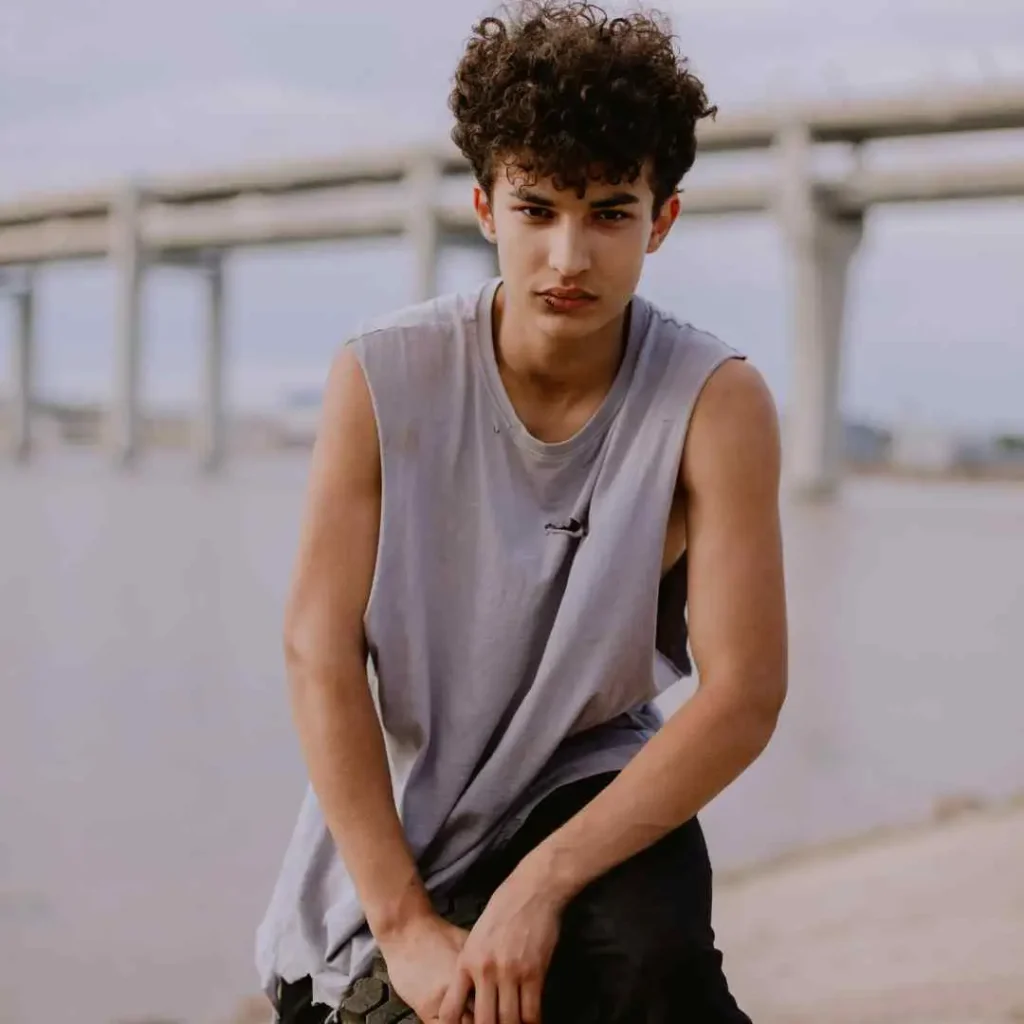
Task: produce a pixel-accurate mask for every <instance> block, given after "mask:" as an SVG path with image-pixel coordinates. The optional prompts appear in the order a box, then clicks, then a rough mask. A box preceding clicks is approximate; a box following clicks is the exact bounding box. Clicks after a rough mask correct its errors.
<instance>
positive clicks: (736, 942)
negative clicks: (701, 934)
mask: <svg viewBox="0 0 1024 1024" xmlns="http://www.w3.org/2000/svg"><path fill="white" fill-rule="evenodd" d="M716 899H717V905H716V926H717V932H718V937H719V940H720V944H721V947H722V948H723V949H724V950H725V956H726V969H727V972H728V975H729V979H730V983H731V985H732V987H733V990H734V991H735V993H736V995H737V997H738V998H739V999H740V1000H741V1002H742V1005H743V1006H744V1008H745V1009H746V1010H747V1012H748V1013H749V1014H750V1015H751V1016H752V1017H753V1019H754V1021H755V1024H782V1022H786V1024H810V1022H812V1021H813V1022H815V1024H832V1022H834V1024H882V1022H885V1024H890V1022H892V1024H896V1022H899V1024H917V1022H921V1024H924V1022H926V1021H927V1022H930V1024H996V1022H1000V1024H1005V1022H1011V1021H1024V801H1021V800H1018V801H1015V802H1014V803H1013V804H1012V805H1008V806H1004V807H1001V808H992V809H987V810H974V811H967V812H964V813H961V814H959V815H957V816H956V817H954V818H952V819H951V820H948V821H945V822H942V823H938V824H934V825H930V826H927V827H920V828H916V829H909V830H902V831H899V832H892V833H889V834H881V835H876V836H873V837H868V838H865V839H863V840H859V841H857V842H855V843H850V844H846V846H845V848H840V847H833V848H831V849H822V850H817V851H815V852H812V853H807V854H803V855H799V856H797V857H794V858H791V859H789V860H788V861H784V862H780V863H778V864H776V865H773V866H769V867H763V868H760V869H757V870H755V871H752V872H751V873H749V874H748V875H746V876H745V877H738V878H733V879H724V880H723V881H722V884H721V885H720V886H719V888H718V891H717V896H716Z"/></svg>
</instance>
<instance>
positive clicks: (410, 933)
mask: <svg viewBox="0 0 1024 1024" xmlns="http://www.w3.org/2000/svg"><path fill="white" fill-rule="evenodd" d="M467 938H469V932H467V931H465V930H464V929H462V928H458V927H456V926H455V925H453V924H449V923H448V922H447V921H445V920H444V918H442V917H439V916H436V915H432V916H426V917H420V918H416V919H415V920H413V921H410V922H409V923H408V924H406V925H404V926H403V927H402V928H400V929H398V930H396V931H395V932H394V933H392V934H390V935H388V936H387V937H386V938H381V939H378V944H379V945H380V951H381V953H382V954H383V955H384V960H385V962H386V963H387V966H388V976H389V977H390V978H391V984H392V986H393V987H394V989H395V991H396V992H397V993H398V995H399V996H401V997H402V999H404V1000H405V1002H407V1003H408V1004H409V1005H410V1006H411V1007H412V1008H413V1010H415V1011H416V1016H417V1017H419V1018H420V1020H422V1021H424V1022H427V1024H429V1022H430V1021H436V1020H437V1019H438V1014H439V1012H440V1009H441V1004H442V1003H443V1002H444V997H445V994H446V993H447V991H448V986H449V984H450V983H451V981H452V980H453V979H454V977H455V965H456V964H457V963H458V959H459V954H460V953H461V952H462V947H463V946H464V945H465V944H466V939H467ZM462 1020H463V1024H472V1020H473V1015H472V1013H471V1012H470V1011H469V1010H468V1009H467V1011H466V1013H465V1014H464V1015H463V1018H462Z"/></svg>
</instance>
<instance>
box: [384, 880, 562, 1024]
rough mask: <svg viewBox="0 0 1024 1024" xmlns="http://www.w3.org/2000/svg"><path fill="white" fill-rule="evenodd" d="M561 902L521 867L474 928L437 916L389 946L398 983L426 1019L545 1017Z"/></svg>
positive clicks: (490, 1023) (502, 1021)
mask: <svg viewBox="0 0 1024 1024" xmlns="http://www.w3.org/2000/svg"><path fill="white" fill-rule="evenodd" d="M562 909H563V905H562V903H561V901H560V900H559V899H557V898H555V897H553V896H552V895H551V894H550V893H548V892H545V891H544V889H543V887H541V886H538V885H537V884H535V882H533V881H531V879H530V878H529V877H528V875H527V873H526V872H519V871H518V870H517V871H516V872H513V873H512V875H510V876H509V878H508V879H507V880H506V881H505V882H504V883H503V884H502V885H501V886H499V888H498V889H497V890H495V892H494V894H493V896H492V897H491V899H490V900H489V902H488V904H487V907H486V909H485V910H484V912H483V914H482V915H481V916H480V919H479V920H478V921H477V923H476V924H475V925H474V926H473V928H472V930H471V931H470V932H468V933H467V932H465V931H464V930H462V929H460V928H456V927H455V926H454V925H450V924H448V923H447V922H446V921H443V920H442V919H440V918H432V919H429V920H424V921H421V922H420V923H419V924H417V925H415V926H412V927H410V928H408V929H404V930H403V934H402V935H401V936H400V937H398V938H396V939H393V940H392V941H390V942H389V943H388V944H387V945H386V946H384V947H383V950H382V951H383V953H384V956H385V959H386V960H387V963H388V969H389V972H390V976H391V981H392V984H393V985H394V987H395V990H396V991H397V992H398V994H399V995H400V996H401V997H402V998H403V999H404V1000H405V1001H406V1002H407V1003H408V1004H409V1005H410V1006H411V1007H412V1008H413V1009H414V1010H415V1011H416V1014H417V1015H418V1016H419V1017H420V1019H421V1020H423V1021H425V1022H437V1024H470V1022H472V1024H539V1022H540V1019H541V1018H540V1012H541V993H542V991H543V987H544V977H545V975H546V973H547V969H548V965H549V964H550V962H551V956H552V954H553V953H554V949H555V943H556V942H557V940H558V932H559V926H560V923H561V914H562Z"/></svg>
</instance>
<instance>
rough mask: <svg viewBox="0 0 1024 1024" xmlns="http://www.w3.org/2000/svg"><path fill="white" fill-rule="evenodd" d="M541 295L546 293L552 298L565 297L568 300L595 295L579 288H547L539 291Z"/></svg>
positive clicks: (593, 297) (590, 297)
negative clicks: (544, 290)
mask: <svg viewBox="0 0 1024 1024" xmlns="http://www.w3.org/2000/svg"><path fill="white" fill-rule="evenodd" d="M541 295H546V296H548V297H549V298H552V299H567V300H569V301H578V300H580V299H595V298H596V297H597V296H595V295H591V294H590V292H585V291H583V289H581V288H549V289H548V290H547V291H546V292H541Z"/></svg>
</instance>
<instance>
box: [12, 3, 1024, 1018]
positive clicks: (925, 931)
mask: <svg viewBox="0 0 1024 1024" xmlns="http://www.w3.org/2000/svg"><path fill="white" fill-rule="evenodd" d="M659 7H660V9H662V10H664V11H666V12H667V13H669V14H670V15H671V16H672V18H673V23H674V26H675V30H676V32H677V34H678V35H679V37H680V41H681V47H682V49H683V50H684V52H686V53H688V54H689V55H691V59H692V65H693V69H694V70H695V71H696V72H697V73H698V74H699V75H700V76H701V77H702V78H703V79H704V80H705V82H706V84H707V87H708V90H709V93H710V95H711V98H712V99H713V100H714V101H715V102H717V103H718V105H719V107H720V115H719V125H718V126H717V127H716V129H715V131H719V129H720V132H719V135H718V136H717V138H718V140H719V143H720V145H717V146H716V145H715V144H714V139H715V138H716V136H715V135H714V134H713V133H712V132H709V134H708V136H707V145H706V147H705V151H704V152H702V154H701V155H700V156H699V157H698V162H697V165H696V167H695V169H694V171H693V173H692V175H691V176H690V177H688V178H687V180H686V182H685V183H684V185H685V187H686V190H687V192H686V193H685V194H684V205H686V204H687V203H689V204H690V212H693V213H695V214H696V213H697V212H702V215H700V216H697V215H694V216H684V217H683V218H682V219H681V220H680V222H679V224H678V225H677V228H676V230H675V231H674V233H673V236H672V238H671V239H670V241H669V244H667V245H666V246H665V247H664V248H663V249H662V251H661V252H660V253H659V254H658V255H657V256H656V257H654V258H652V259H651V260H650V261H649V263H648V265H647V269H646V271H645V277H644V280H643V283H642V291H643V292H644V294H646V295H647V296H649V297H650V298H652V299H653V300H655V301H656V302H659V303H661V304H663V305H665V306H667V307H669V308H671V309H672V310H674V311H676V312H677V313H678V314H679V315H680V316H681V317H682V318H684V319H686V320H690V321H692V322H693V323H694V324H696V325H697V326H699V327H701V328H703V329H706V330H710V331H712V332H714V333H716V334H718V335H719V336H720V337H722V338H724V339H725V340H727V341H729V342H730V343H731V344H733V345H735V346H736V347H738V348H740V349H742V350H744V351H745V352H747V353H748V354H749V356H750V357H751V358H752V360H753V361H754V362H755V363H756V365H757V366H759V367H760V369H761V370H762V372H763V373H764V374H765V376H766V377H767V379H768V381H769V383H770V385H771V386H772V388H773V390H774V392H775V394H776V396H777V400H778V402H779V405H780V407H781V409H782V411H783V417H784V421H785V422H784V425H785V428H786V438H787V441H786V443H787V487H786V494H785V497H784V518H785V529H786V544H787V572H788V588H789V601H790V617H791V632H792V673H791V687H790V699H789V703H788V706H787V709H786V711H785V713H784V718H783V722H782V724H781V726H780V729H779V731H778V733H777V735H776V738H775V740H774V741H773V744H772V746H771V747H770V749H769V751H768V753H767V754H766V755H765V756H764V757H763V758H762V760H761V761H760V762H758V764H757V765H755V767H754V768H753V769H751V770H750V772H749V773H748V774H747V775H745V776H744V777H743V778H742V779H741V780H740V781H739V782H738V783H737V784H736V785H735V786H734V787H732V788H731V789H730V790H729V791H728V792H727V793H726V794H724V795H723V796H722V797H721V798H720V799H719V800H717V801H716V802H715V803H714V804H713V805H712V806H711V807H710V808H708V810H707V812H706V814H705V815H704V820H705V826H706V829H707V832H708V836H709V843H710V845H711V847H712V854H713V857H714V859H715V863H716V865H717V868H718V879H719V883H720V895H719V904H718V905H719V920H718V925H719V933H720V938H721V941H722V945H723V947H724V949H725V955H726V966H727V973H728V974H729V976H730V979H731V981H732V984H733V987H734V988H735V990H736V991H737V993H738V994H739V996H740V997H741V1000H742V1001H743V1002H744V1004H745V1006H746V1007H747V1008H748V1011H749V1012H751V1014H752V1015H753V1016H755V1018H756V1019H758V1020H765V1021H775V1020H778V1021H801V1020H808V1021H810V1020H814V1021H829V1020H835V1021H840V1020H841V1021H851V1022H852V1021H883V1020H885V1021H889V1020H892V1021H895V1020H899V1021H904V1022H905V1021H913V1020H928V1021H947V1020H948V1021H959V1022H968V1021H985V1022H988V1021H1010V1020H1021V1019H1024V871H1022V869H1021V865H1022V864H1024V800H1022V798H1021V797H1022V794H1024V685H1022V684H1024V650H1022V642H1021V636H1022V633H1024V199H1022V194H1024V6H1022V5H1021V4H1020V3H1019V2H1017V0H975V2H974V3H972V4H970V5H964V4H961V3H953V2H945V0H861V2H860V3H858V4H849V3H843V2H840V0H689V2H683V0H673V2H671V3H662V4H660V5H659ZM611 9H612V10H617V9H618V8H617V7H616V6H615V5H614V4H613V5H611ZM485 13H489V8H487V7H486V6H482V5H481V4H480V3H478V2H476V0H445V2H444V3H442V4H419V3H415V2H413V0H381V2H379V3H375V4H368V5H362V4H360V5H357V4H353V3H348V4H342V3H328V2H324V0H305V2H303V3H292V2H286V0H263V2H257V0H246V2H245V3H242V2H241V0H205V2H204V3H201V4H200V3H198V2H196V0H179V2H178V3H177V4H174V5H169V6H165V7H153V6H152V5H140V4H131V3H128V2H127V0H77V2H75V3H71V2H70V0H34V2H33V3H32V4H28V3H25V2H22V3H15V4H13V5H8V6H7V7H6V8H4V10H3V11H0V367H2V368H3V369H2V370H0V440H2V441H3V443H4V446H5V447H4V452H5V454H4V457H3V461H2V462H0V523H2V526H3V530H2V532H0V684H2V689H0V693H2V705H0V823H2V825H0V1021H3V1022H8V1021H10V1022H12V1024H41V1022H43V1021H46V1020H50V1019H52V1018H53V1016H54V1013H55V1012H56V1013H62V1014H63V1013H73V1015H74V1017H75V1019H76V1020H77V1021H80V1022H81V1024H108V1022H112V1021H122V1022H129V1021H132V1022H138V1021H142V1020H148V1021H153V1020H157V1019H160V1020H174V1021H181V1022H183V1024H185V1022H189V1024H191V1022H207V1021H210V1022H215V1021H225V1020H228V1019H231V1018H232V1016H233V1015H234V1016H238V1015H244V1014H245V1013H257V1014H258V1012H259V1010H258V1004H255V1003H245V1002H243V1001H244V1000H245V998H246V997H247V996H251V994H252V993H253V992H254V991H255V989H256V980H255V974H254V969H253V967H252V949H253V937H252V936H253V931H254V928H255V926H256V923H257V921H258V919H259V917H260V916H261V914H262V911H263V908H264V905H265V902H266V899H267V898H268V896H269V891H270V886H271V884H272V881H273V878H274V876H275V873H276V870H277V867H278V864H279V861H280V857H281V855H282V853H283V849H284V844H285V842H286V840H287V837H288V835H289V833H290V830H291V827H292V824H293V820H294V815H295V813H296V811H297V807H298V802H299V800H300V798H301V794H302V791H303V787H304V778H305V776H304V771H303V768H302V764H301V761H300V758H299V754H298V749H297V744H296V741H295V739H294V736H293V733H292V730H291V724H290V720H289V715H288V710H287V703H286V694H285V678H284V671H283V665H282V658H281V650H280V646H281V645H280V629H281V613H282V606H283V602H284V597H285V591H286V586H287V582H288V575H289V572H290V567H291V557H292V553H293V549H294V545H295V540H296V530H297V524H298V517H299V514H300V510H301V502H302V497H303V487H304V481H305V473H306V462H307V457H308V450H309V442H310V439H311V436H312V431H313V430H314V429H315V423H316V418H317V411H318V403H319V394H320V389H321V387H322V384H323V380H324V376H325V373H326V369H327V366H328V363H329V361H330V359H331V356H332V354H333V352H334V351H335V349H336V347H337V346H338V344H339V342H340V341H341V340H342V339H343V338H344V337H345V336H346V335H347V334H349V333H350V332H352V331H354V330H355V329H356V328H357V325H358V324H359V323H360V322H361V321H362V320H364V319H365V318H367V317H370V316H372V315H374V314H377V313H380V312H384V311H386V310H389V309H392V308H394V307H398V306H401V305H404V304H407V303H409V302H411V301H413V300H415V299H416V298H418V297H419V296H420V295H422V294H424V293H429V292H434V291H448V290H450V289H453V288H469V287H472V286H474V285H476V284H477V283H479V282H480V281H481V280H482V279H483V278H484V277H485V276H487V275H490V274H491V273H493V272H494V267H493V263H492V257H491V254H490V251H489V250H487V249H486V248H485V247H483V246H481V245H480V244H479V243H477V242H474V241H473V240H472V232H471V231H470V232H467V230H466V223H465V221H466V216H465V211H466V210H467V209H468V204H469V181H468V179H467V178H466V177H465V176H464V174H461V173H460V169H459V167H458V165H457V163H456V164H453V165H451V166H446V164H445V161H446V160H447V159H448V158H447V157H446V156H444V155H443V154H444V152H445V150H444V143H445V139H446V137H447V131H448V115H447V112H446V107H445V100H446V97H447V92H448V87H449V79H450V75H451V73H452V70H453V68H454V65H455V63H456V61H457V59H458V56H459V54H460V52H461V47H462V45H463V42H464V40H465V38H466V37H467V35H468V32H469V29H470V26H471V24H472V22H473V21H474V20H475V19H476V18H478V17H479V16H480V15H482V14H485ZM808 110H813V111H818V112H819V114H820V117H819V118H818V120H819V122H820V124H831V125H832V130H833V134H834V135H835V134H836V132H838V133H839V134H840V135H841V134H842V132H841V131H840V130H839V129H837V128H836V127H835V126H836V125H837V124H839V125H840V126H841V124H842V122H843V117H844V112H847V113H849V114H850V117H852V118H853V119H854V120H856V119H857V118H858V117H859V118H860V121H858V122H857V123H858V124H861V125H862V126H863V124H864V123H867V122H871V119H872V118H874V119H875V121H878V122H880V123H881V122H884V121H885V120H886V111H889V112H892V111H895V112H897V114H896V115H893V116H894V117H895V118H896V121H897V122H899V123H898V124H897V128H896V130H893V131H889V132H888V135H889V136H890V137H888V138H880V139H871V138H869V137H868V133H865V138H864V140H862V141H861V144H859V145H856V146H854V145H851V143H850V140H849V139H848V138H830V137H826V136H827V132H826V131H824V129H823V132H824V134H823V135H822V136H821V140H820V141H815V138H816V136H815V132H814V126H813V124H811V122H813V120H814V118H813V117H811V115H810V114H807V111H808ZM953 110H961V111H963V110H967V111H968V114H969V115H970V116H967V115H965V118H966V119H965V122H964V123H965V124H967V126H968V127H970V128H971V129H972V130H971V131H964V132H957V133H952V134H951V133H942V134H935V135H932V134H922V132H921V129H920V122H921V120H922V118H924V119H927V118H931V119H932V121H933V122H934V123H936V124H939V123H941V122H942V121H943V119H944V117H945V116H946V115H947V114H948V113H949V112H950V111H953ZM979 110H981V111H988V112H989V113H988V114H986V115H985V117H988V121H987V122H985V123H982V122H983V121H985V117H982V116H981V115H979V114H977V111H979ZM858 111H859V112H860V113H857V112H858ZM865 111H867V114H865V113H864V112H865ZM901 111H902V113H899V112H901ZM908 111H909V113H908ZM922 111H924V112H925V113H924V114H922V113H921V112H922ZM970 111H975V114H972V115H971V114H970ZM801 112H804V114H801ZM822 112H824V113H822ZM915 112H916V113H915ZM805 115H806V116H805ZM816 116H817V115H816ZM865 118H867V122H865ZM900 118H903V120H902V121H900ZM915 118H916V119H917V120H916V121H915V120H914V119H915ZM972 118H973V120H972ZM891 120H892V118H890V121H891ZM911 122H913V123H915V124H917V125H918V127H917V128H915V129H914V130H913V131H910V130H907V131H906V132H902V133H901V130H900V129H899V124H903V125H907V124H910V123H911ZM752 124H753V125H754V129H756V130H754V129H749V126H750V125H752ZM765 124H768V125H770V126H773V127H772V137H771V139H770V140H768V141H769V144H767V145H765V144H763V143H764V141H765V140H762V141H761V142H757V141H756V139H753V136H757V134H758V131H760V130H761V128H763V126H764V125H765ZM741 125H747V126H748V129H749V130H747V136H750V138H746V142H744V138H745V137H744V136H743V132H741V131H739V129H738V128H737V126H741ZM808 125H810V127H808ZM730 126H732V127H730ZM758 126H761V128H758ZM993 126H994V127H993ZM730 133H732V134H730ZM751 133H752V135H751ZM848 134H849V133H848ZM880 134H885V133H880ZM730 139H731V140H732V141H731V142H729V140H730ZM752 139H753V141H752ZM723 140H725V141H723ZM737 140H738V141H737ZM727 143H728V146H727ZM748 143H749V145H748ZM734 144H735V145H734ZM424 147H426V148H424ZM729 147H731V148H729ZM437 152H441V153H442V156H440V157H436V158H435V157H434V156H431V157H430V159H425V158H424V157H423V156H422V154H424V153H430V154H434V153H437ZM396 154H397V155H396ZM403 154H405V155H403ZM408 154H413V156H414V157H415V159H411V158H409V156H408ZM449 163H450V161H449ZM395 167H397V168H398V169H399V170H398V171H397V172H394V173H393V169H394V168H395ZM406 172H408V176H407V177H403V175H405V174H406ZM346 175H348V178H346V177H345V176H346ZM389 175H390V176H391V177H389ZM396 175H397V176H396ZM815 183H817V184H815ZM431 190H433V191H431ZM929 190H931V193H930V192H929ZM929 195H931V197H933V198H935V199H937V200H938V201H935V202H921V201H918V200H921V199H924V198H928V197H929ZM431 196H433V197H434V198H433V199H431V198H430V197H431ZM897 199H898V200H900V201H895V200H897ZM883 200H884V201H883ZM911 200H913V201H911ZM204 203H207V204H209V205H208V206H204V205H203V204H204ZM431 203H436V204H439V205H438V206H437V210H438V211H440V212H438V215H437V216H436V217H432V216H430V215H429V211H428V215H426V216H425V215H424V210H425V209H427V206H428V204H431ZM218 204H219V205H218ZM460 211H461V212H460ZM147 239H149V240H150V242H151V244H150V245H149V246H147V244H146V241H147ZM159 239H163V240H164V241H163V242H162V243H160V244H157V241H156V240H159ZM285 242H287V243H289V244H287V245H285V244H282V243H285ZM108 249H109V254H108ZM108 256H109V258H108ZM143 269H144V270H145V273H143V272H142V271H143ZM844 288H845V303H842V302H840V301H839V300H840V299H841V298H842V295H843V291H844ZM819 297H821V301H820V302H819V301H818V298H819ZM840 353H841V359H839V355H840ZM684 696H685V692H682V691H679V690H678V688H677V689H676V690H673V691H670V692H669V693H668V694H667V695H666V698H665V703H666V706H667V707H668V708H669V709H671V708H672V707H674V706H676V705H677V704H678V703H679V701H680V700H681V699H682V698H683V697H684Z"/></svg>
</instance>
